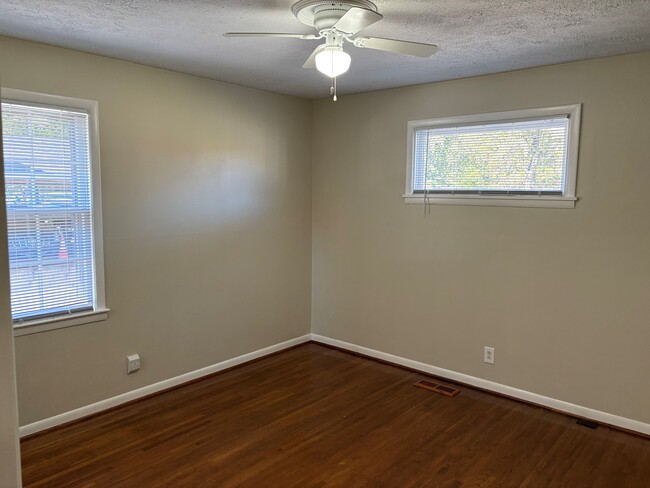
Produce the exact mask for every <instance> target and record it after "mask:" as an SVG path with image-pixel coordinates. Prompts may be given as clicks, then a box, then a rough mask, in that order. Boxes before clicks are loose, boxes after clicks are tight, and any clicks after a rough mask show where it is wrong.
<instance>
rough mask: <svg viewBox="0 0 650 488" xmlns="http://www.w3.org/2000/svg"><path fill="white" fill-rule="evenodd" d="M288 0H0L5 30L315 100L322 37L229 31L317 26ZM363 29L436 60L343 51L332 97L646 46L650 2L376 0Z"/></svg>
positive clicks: (322, 86) (324, 88) (324, 87)
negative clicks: (419, 46)
mask: <svg viewBox="0 0 650 488" xmlns="http://www.w3.org/2000/svg"><path fill="white" fill-rule="evenodd" d="M292 3H293V1H292V0H241V1H224V0H139V1H135V0H96V1H89V0H0V34H3V35H6V36H11V37H17V38H21V39H29V40H34V41H39V42H44V43H47V44H53V45H57V46H63V47H68V48H72V49H78V50H81V51H87V52H91V53H96V54H102V55H106V56H111V57H114V58H119V59H125V60H130V61H135V62H138V63H142V64H147V65H151V66H158V67H162V68H167V69H172V70H176V71H181V72H185V73H191V74H196V75H200V76H205V77H209V78H213V79H216V80H222V81H227V82H232V83H237V84H240V85H245V86H251V87H256V88H261V89H264V90H269V91H274V92H280V93H287V94H292V95H298V96H302V97H309V98H318V97H324V96H327V95H328V92H329V81H328V79H327V78H326V77H324V76H323V75H321V74H320V73H318V72H316V71H315V70H305V69H303V68H302V64H303V62H304V61H305V59H306V58H307V57H308V56H309V54H310V53H311V51H312V50H313V49H314V48H315V47H316V45H318V44H319V41H300V40H293V39H261V38H255V39H233V38H229V39H227V38H224V37H223V36H222V34H223V33H224V32H227V31H275V32H299V33H313V32H315V31H313V30H311V29H310V28H309V27H307V26H305V25H303V24H301V23H299V22H298V21H297V20H296V19H295V17H294V16H293V15H292V14H291V5H292ZM375 3H376V4H377V7H378V8H379V11H380V12H381V13H382V14H383V15H384V20H382V21H381V22H379V23H377V24H375V25H373V26H371V27H369V28H368V29H366V30H364V31H363V32H362V34H363V35H369V36H378V37H388V38H395V39H405V40H410V41H417V42H427V43H434V44H437V45H438V46H439V47H440V51H439V52H438V54H436V55H435V56H433V57H432V58H427V59H421V58H414V57H410V56H401V55H397V54H392V53H383V52H378V51H372V50H369V49H358V48H355V47H353V46H351V47H349V48H346V50H348V52H350V54H351V55H352V67H351V68H350V71H349V72H348V73H346V74H345V75H344V76H341V77H340V78H339V93H340V94H346V93H356V92H363V91H371V90H379V89H383V88H391V87H397V86H405V85H414V84H420V83H428V82H432V81H440V80H449V79H454V78H462V77H467V76H475V75H481V74H488V73H496V72H501V71H510V70H515V69H521V68H527V67H532V66H541V65H546V64H555V63H563V62H567V61H575V60H580V59H587V58H594V57H602V56H609V55H614V54H622V53H630V52H637V51H644V50H649V49H650V0H406V1H388V0H376V1H375Z"/></svg>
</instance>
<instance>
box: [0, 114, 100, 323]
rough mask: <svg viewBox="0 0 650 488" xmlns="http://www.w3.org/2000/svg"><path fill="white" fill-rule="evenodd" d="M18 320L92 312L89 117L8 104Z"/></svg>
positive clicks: (6, 145)
mask: <svg viewBox="0 0 650 488" xmlns="http://www.w3.org/2000/svg"><path fill="white" fill-rule="evenodd" d="M2 132H3V145H4V163H5V185H6V198H7V217H8V218H7V221H8V234H9V264H10V274H11V310H12V315H13V318H14V321H22V320H25V319H34V318H38V317H46V316H54V315H62V314H68V313H72V312H75V311H81V310H87V309H92V308H93V305H94V299H95V297H94V293H95V286H94V263H93V228H92V211H93V209H92V195H91V162H90V148H89V126H88V114H87V113H86V112H84V111H81V110H74V109H72V110H68V109H60V108H55V107H43V106H33V105H29V104H25V103H21V102H11V101H7V102H3V103H2Z"/></svg>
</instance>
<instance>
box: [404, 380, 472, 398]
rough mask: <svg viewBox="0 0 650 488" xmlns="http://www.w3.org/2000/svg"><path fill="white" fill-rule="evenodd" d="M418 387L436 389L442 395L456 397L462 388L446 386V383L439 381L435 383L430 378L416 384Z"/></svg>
mask: <svg viewBox="0 0 650 488" xmlns="http://www.w3.org/2000/svg"><path fill="white" fill-rule="evenodd" d="M413 386H417V387H418V388H424V389H425V390H429V391H435V392H436V393H440V394H441V395H445V396H448V397H455V396H456V395H458V394H459V393H460V390H459V389H458V388H452V387H451V386H445V385H439V384H438V383H434V382H433V381H429V380H420V381H418V382H417V383H415V385H413Z"/></svg>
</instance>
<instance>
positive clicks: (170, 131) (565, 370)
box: [0, 38, 650, 425]
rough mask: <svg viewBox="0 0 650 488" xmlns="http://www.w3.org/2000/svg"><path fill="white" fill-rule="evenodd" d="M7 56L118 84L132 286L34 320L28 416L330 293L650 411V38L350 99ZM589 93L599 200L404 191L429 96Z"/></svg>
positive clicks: (116, 249)
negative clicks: (428, 204) (646, 46)
mask: <svg viewBox="0 0 650 488" xmlns="http://www.w3.org/2000/svg"><path fill="white" fill-rule="evenodd" d="M0 70H2V74H3V86H7V87H11V88H18V89H24V90H33V91H40V92H45V93H52V94H57V95H64V96H72V97H80V98H88V99H93V100H98V101H99V114H100V139H101V157H102V161H101V163H102V184H103V186H102V192H103V201H104V203H103V210H104V241H105V261H106V266H105V269H106V292H107V293H106V294H107V304H108V306H109V307H110V308H111V309H112V312H111V314H110V318H109V320H108V321H106V322H104V323H97V324H89V325H84V326H79V327H73V328H68V329H63V330H58V331H53V332H47V333H41V334H37V335H32V336H26V337H20V338H18V339H17V340H16V356H17V358H16V360H17V374H18V390H19V401H20V416H21V424H23V425H24V424H27V423H30V422H33V421H36V420H39V419H43V418H46V417H49V416H52V415H55V414H58V413H61V412H65V411H68V410H71V409H73V408H76V407H80V406H83V405H87V404H89V403H92V402H95V401H99V400H102V399H105V398H108V397H111V396H114V395H117V394H120V393H123V392H126V391H129V390H133V389H135V388H138V387H141V386H144V385H148V384H151V383H154V382H156V381H160V380H163V379H167V378H170V377H173V376H175V375H178V374H182V373H185V372H188V371H191V370H195V369H197V368H200V367H203V366H207V365H209V364H213V363H216V362H219V361H222V360H224V359H228V358H231V357H234V356H238V355H240V354H243V353H246V352H250V351H253V350H256V349H259V348H262V347H264V346H268V345H271V344H274V343H278V342H281V341H284V340H287V339H290V338H293V337H296V336H299V335H302V334H305V333H307V332H308V331H309V321H310V296H311V305H312V310H311V321H312V330H313V332H315V333H318V334H323V335H326V336H329V337H332V338H336V339H340V340H344V341H348V342H352V343H356V344H359V345H362V346H366V347H370V348H374V349H379V350H382V351H385V352H389V353H393V354H397V355H400V356H404V357H407V358H410V359H414V360H418V361H423V362H426V363H430V364H433V365H436V366H439V367H443V368H447V369H451V370H455V371H458V372H462V373H466V374H470V375H474V376H477V377H480V378H485V379H488V380H492V381H496V382H499V383H503V384H506V385H509V386H513V387H518V388H523V389H526V390H529V391H532V392H535V393H539V394H542V395H547V396H550V397H554V398H558V399H561V400H565V401H568V402H572V403H576V404H580V405H584V406H587V407H591V408H594V409H598V410H602V411H606V412H609V413H613V414H617V415H621V416H624V417H629V418H633V419H636V420H639V421H642V422H650V394H649V393H648V391H649V390H648V383H647V371H649V370H650V354H647V351H646V348H647V344H649V343H650V327H648V319H647V316H648V299H649V298H650V258H649V257H648V249H650V219H648V210H649V209H650V192H648V191H647V189H646V187H647V181H649V180H650V164H648V154H650V138H648V133H650V119H649V118H648V117H647V114H648V113H650V98H649V95H648V90H647V80H648V79H650V53H644V54H637V55H630V56H621V57H616V58H609V59H603V60H596V61H588V62H581V63H573V64H567V65H562V66H553V67H546V68H539V69H533V70H526V71H519V72H514V73H506V74H501V75H493V76H487V77H480V78H472V79H466V80H458V81H453V82H447V83H438V84H432V85H426V86H421V87H412V88H403V89H397V90H390V91H384V92H376V93H369V94H362V95H355V96H346V97H341V99H340V101H339V102H338V103H336V104H335V103H332V102H331V101H329V100H321V101H317V102H314V103H313V104H312V102H309V101H305V100H300V99H296V98H292V97H286V96H281V95H273V94H269V93H265V92H261V91H256V90H251V89H247V88H240V87H237V86H233V85H227V84H223V83H217V82H213V81H209V80H205V79H200V78H195V77H190V76H185V75H181V74H176V73H171V72H168V71H162V70H156V69H153V68H147V67H143V66H138V65H135V64H130V63H126V62H121V61H116V60H111V59H107V58H102V57H98V56H92V55H88V54H83V53H79V52H74V51H69V50H63V49H58V48H53V47H47V46H43V45H39V44H32V43H27V42H23V41H17V40H12V39H6V38H0ZM571 103H583V125H582V139H581V147H580V161H579V170H578V171H579V174H578V196H579V197H580V201H579V202H578V204H577V206H576V209H575V210H551V209H527V208H490V207H461V206H458V207H449V206H436V207H433V208H432V211H431V214H430V215H429V216H427V217H424V216H423V212H422V208H421V207H419V206H407V205H405V204H404V203H403V202H402V199H401V195H402V193H403V191H404V177H405V154H406V122H407V121H408V120H412V119H422V118H432V117H437V116H445V115H462V114H473V113H480V112H492V111H501V110H514V109H523V108H531V107H543V106H552V105H563V104H571ZM312 109H313V111H312ZM312 116H313V134H314V140H313V144H312ZM312 153H313V165H314V166H313V175H312V169H311V162H312ZM312 176H313V178H312ZM312 180H313V202H312ZM312 203H313V209H312ZM312 210H313V212H312ZM312 219H313V228H312ZM312 240H313V246H312ZM310 263H311V266H310ZM310 272H311V273H313V281H312V276H311V275H310ZM0 339H1V338H0ZM5 339H6V338H5ZM0 343H2V341H1V340H0ZM4 344H9V341H6V340H5V341H4ZM484 345H490V346H493V347H495V348H496V365H494V366H489V365H485V364H484V363H483V362H482V348H483V346H484ZM132 352H139V353H140V354H141V356H142V360H143V369H142V370H141V371H140V372H139V373H137V374H135V375H131V376H127V375H126V374H125V371H124V370H125V364H124V363H125V356H126V354H130V353H132ZM3 357H5V358H6V357H7V356H6V355H3ZM71 358H75V359H74V360H73V359H71ZM77 358H78V359H77ZM604 385H608V386H607V390H608V391H607V392H605V391H604V388H603V387H604ZM2 386H3V385H0V387H2ZM3 392H4V388H3ZM3 408H4V406H3Z"/></svg>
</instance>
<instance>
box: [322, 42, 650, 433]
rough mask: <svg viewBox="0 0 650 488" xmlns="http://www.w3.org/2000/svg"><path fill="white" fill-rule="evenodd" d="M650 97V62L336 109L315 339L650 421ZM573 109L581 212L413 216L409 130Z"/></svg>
mask: <svg viewBox="0 0 650 488" xmlns="http://www.w3.org/2000/svg"><path fill="white" fill-rule="evenodd" d="M649 80H650V53H642V54H637V55H629V56H621V57H615V58H609V59H602V60H595V61H588V62H580V63H573V64H566V65H561V66H551V67H545V68H539V69H531V70H526V71H519V72H513V73H505V74H500V75H494V76H485V77H480V78H472V79H465V80H458V81H452V82H446V83H438V84H432V85H426V86H419V87H411V88H403V89H396V90H390V91H383V92H376V93H368V94H362V95H356V96H347V97H341V98H340V99H339V102H338V103H332V102H331V101H329V100H321V101H318V102H317V103H316V104H315V113H314V121H315V122H314V138H315V140H314V155H315V157H314V170H313V171H314V178H313V181H314V186H313V191H314V195H313V235H312V239H313V268H312V274H313V282H312V330H313V332H315V333H318V334H323V335H326V336H329V337H332V338H335V339H340V340H343V341H347V342H351V343H355V344H359V345H362V346H365V347H369V348H373V349H378V350H381V351H384V352H388V353H392V354H396V355H399V356H403V357H406V358H410V359H413V360H418V361H422V362H425V363H429V364H432V365H435V366H439V367H443V368H447V369H451V370H455V371H457V372H462V373H466V374H469V375H473V376H477V377H480V378H484V379H488V380H492V381H496V382H498V383H502V384H505V385H509V386H512V387H517V388H522V389H525V390H529V391H532V392H535V393H538V394H541V395H547V396H550V397H553V398H557V399H561V400H565V401H568V402H572V403H575V404H579V405H583V406H587V407H591V408H593V409H597V410H601V411H605V412H609V413H613V414H617V415H621V416H623V417H628V418H632V419H636V420H639V421H642V422H650V387H649V385H650V383H649V380H648V372H649V371H650V353H648V344H650V326H649V325H650V322H649V320H650V319H649V317H650V313H649V312H650V255H649V252H650V217H649V215H650V191H648V182H649V181H650V117H649V115H648V114H650V90H649V84H648V83H649ZM343 81H344V80H343V79H341V83H343ZM572 103H582V104H583V119H582V120H583V123H582V134H581V144H580V160H579V168H578V188H577V191H578V196H579V197H580V201H579V202H578V204H577V206H576V208H575V210H552V209H531V208H496V207H494V208H490V207H469V206H434V207H432V209H431V214H430V215H429V216H427V217H424V216H423V209H422V207H420V206H410V205H405V204H404V203H403V202H402V198H401V195H402V193H403V192H404V187H405V157H406V124H407V121H408V120H413V119H425V118H433V117H438V116H449V115H463V114H475V113H481V112H494V111H505V110H514V109H524V108H532V107H546V106H555V105H564V104H572ZM484 345H489V346H493V347H495V348H496V351H495V357H496V364H495V365H494V366H490V365H487V364H484V363H483V362H482V358H483V357H482V354H483V346H484Z"/></svg>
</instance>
